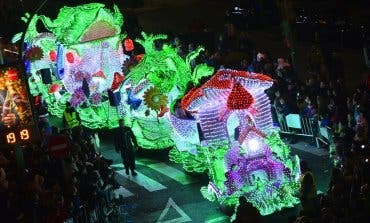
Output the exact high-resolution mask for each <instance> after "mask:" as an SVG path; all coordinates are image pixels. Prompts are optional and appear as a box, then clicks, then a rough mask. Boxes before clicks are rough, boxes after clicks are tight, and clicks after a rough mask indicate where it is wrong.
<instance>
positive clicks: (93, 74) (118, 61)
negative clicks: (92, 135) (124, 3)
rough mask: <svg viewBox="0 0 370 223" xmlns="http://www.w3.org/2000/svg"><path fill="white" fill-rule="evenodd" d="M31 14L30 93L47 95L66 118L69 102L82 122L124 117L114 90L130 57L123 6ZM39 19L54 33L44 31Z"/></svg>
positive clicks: (106, 123)
mask: <svg viewBox="0 0 370 223" xmlns="http://www.w3.org/2000/svg"><path fill="white" fill-rule="evenodd" d="M25 19H26V18H25ZM28 19H31V21H30V24H29V27H28V29H27V32H26V34H25V40H24V41H25V43H26V45H27V47H26V50H25V60H26V62H25V63H26V70H27V73H29V74H30V77H29V79H28V80H29V85H30V88H31V93H32V94H33V95H34V96H36V95H39V94H41V95H42V96H43V98H44V99H45V101H46V103H47V105H48V109H49V112H50V113H51V114H52V115H55V116H58V117H61V116H62V114H63V111H64V109H65V103H66V101H70V102H71V104H72V106H74V107H75V108H76V109H77V111H78V112H79V113H80V116H81V119H82V124H83V125H85V126H87V127H89V128H93V129H94V128H103V127H113V126H115V125H116V123H117V120H118V119H119V118H120V117H119V115H118V112H117V109H116V107H115V106H116V105H118V104H119V101H115V100H114V95H117V92H118V91H119V88H120V86H121V84H122V82H123V80H124V76H123V74H122V69H121V68H122V64H123V61H125V60H126V59H127V58H128V56H126V55H124V53H123V49H122V44H121V42H122V40H123V39H124V38H125V35H124V34H121V26H122V24H123V16H122V14H121V13H120V12H119V10H118V8H117V7H116V6H114V13H112V12H111V11H110V10H108V9H106V8H104V5H103V4H98V3H92V4H87V5H82V6H77V7H63V8H62V9H61V10H60V12H59V14H58V17H57V18H56V19H55V20H51V19H49V18H47V17H45V16H42V15H35V16H33V17H32V18H28ZM38 21H41V22H42V24H43V25H44V26H45V28H46V29H47V30H48V31H50V32H47V33H39V32H38V31H37V29H36V24H37V22H38ZM16 39H17V36H16V37H15V40H16ZM110 95H113V97H112V96H111V100H109V99H110V98H109V96H110ZM112 98H113V99H112Z"/></svg>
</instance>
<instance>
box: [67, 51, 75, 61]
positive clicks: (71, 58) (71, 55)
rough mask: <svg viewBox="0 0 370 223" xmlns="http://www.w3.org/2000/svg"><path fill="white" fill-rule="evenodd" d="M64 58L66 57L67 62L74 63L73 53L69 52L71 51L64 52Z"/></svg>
mask: <svg viewBox="0 0 370 223" xmlns="http://www.w3.org/2000/svg"><path fill="white" fill-rule="evenodd" d="M66 58H67V61H68V63H74V62H75V58H74V56H73V53H71V52H68V53H67V54H66Z"/></svg>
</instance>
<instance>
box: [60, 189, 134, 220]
mask: <svg viewBox="0 0 370 223" xmlns="http://www.w3.org/2000/svg"><path fill="white" fill-rule="evenodd" d="M106 192H107V193H108V197H107V198H108V202H102V200H98V202H97V203H96V204H95V207H94V208H92V209H90V210H88V208H87V206H86V205H81V206H80V207H79V210H78V211H77V213H76V214H74V215H73V216H70V217H69V218H68V219H67V220H66V221H64V223H106V222H109V223H130V221H128V219H129V218H128V212H127V210H126V208H125V206H124V205H120V204H117V205H114V206H112V209H111V210H110V211H109V212H107V210H108V209H107V207H108V203H110V204H112V199H113V198H112V197H113V196H112V193H113V190H112V188H108V189H107V190H106Z"/></svg>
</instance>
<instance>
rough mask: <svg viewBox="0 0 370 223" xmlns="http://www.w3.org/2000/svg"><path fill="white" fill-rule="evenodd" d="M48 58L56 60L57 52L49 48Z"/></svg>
mask: <svg viewBox="0 0 370 223" xmlns="http://www.w3.org/2000/svg"><path fill="white" fill-rule="evenodd" d="M49 58H50V60H51V61H53V62H55V61H56V60H57V53H56V52H55V50H51V51H50V52H49Z"/></svg>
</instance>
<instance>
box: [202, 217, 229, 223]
mask: <svg viewBox="0 0 370 223" xmlns="http://www.w3.org/2000/svg"><path fill="white" fill-rule="evenodd" d="M228 219H229V217H227V216H220V217H217V218H214V219H211V220H207V221H205V222H204V223H216V222H220V221H225V220H228Z"/></svg>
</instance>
